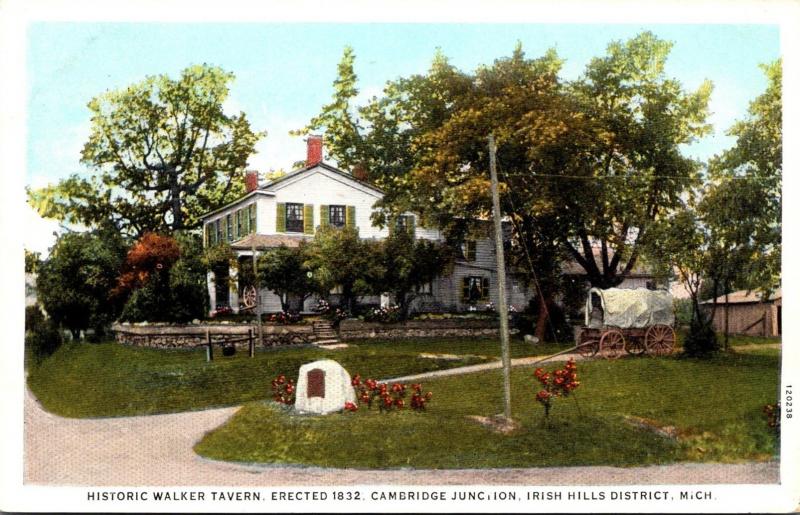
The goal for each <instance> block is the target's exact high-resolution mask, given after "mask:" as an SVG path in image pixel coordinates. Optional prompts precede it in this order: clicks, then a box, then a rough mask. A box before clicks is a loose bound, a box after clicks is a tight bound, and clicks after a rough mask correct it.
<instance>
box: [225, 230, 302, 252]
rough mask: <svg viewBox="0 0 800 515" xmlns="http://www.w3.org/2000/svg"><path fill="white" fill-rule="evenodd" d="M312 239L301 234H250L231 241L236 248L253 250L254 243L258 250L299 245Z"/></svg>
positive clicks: (232, 246)
mask: <svg viewBox="0 0 800 515" xmlns="http://www.w3.org/2000/svg"><path fill="white" fill-rule="evenodd" d="M310 239H311V238H310V237H308V236H301V235H299V234H298V235H290V234H248V235H247V236H245V237H244V238H242V239H241V240H239V241H236V242H233V243H231V248H232V249H234V250H251V249H252V248H253V246H254V245H255V247H256V249H257V250H264V249H272V248H275V247H280V246H281V245H286V246H287V247H298V246H300V242H301V241H309V240H310Z"/></svg>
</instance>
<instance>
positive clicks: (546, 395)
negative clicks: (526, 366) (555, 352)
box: [533, 359, 581, 419]
mask: <svg viewBox="0 0 800 515" xmlns="http://www.w3.org/2000/svg"><path fill="white" fill-rule="evenodd" d="M533 375H534V377H536V379H537V380H538V381H539V384H540V385H541V386H542V389H541V390H539V392H538V393H537V394H536V400H537V401H538V402H539V404H541V405H542V406H543V407H544V416H545V419H547V418H548V417H549V416H550V409H551V408H552V405H553V399H555V398H556V397H568V396H569V394H570V392H572V391H573V390H575V389H576V388H578V387H579V386H580V385H581V383H580V381H578V366H577V365H576V364H575V360H574V359H570V360H569V361H567V363H566V365H564V368H562V369H557V370H554V371H553V372H552V373H550V372H545V371H544V370H543V369H541V368H537V369H536V370H535V371H534V373H533Z"/></svg>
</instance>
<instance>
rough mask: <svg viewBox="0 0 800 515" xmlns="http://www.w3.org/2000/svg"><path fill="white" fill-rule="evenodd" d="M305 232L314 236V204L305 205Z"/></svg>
mask: <svg viewBox="0 0 800 515" xmlns="http://www.w3.org/2000/svg"><path fill="white" fill-rule="evenodd" d="M303 232H304V233H306V234H314V204H303Z"/></svg>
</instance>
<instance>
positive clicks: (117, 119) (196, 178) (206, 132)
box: [28, 65, 264, 236]
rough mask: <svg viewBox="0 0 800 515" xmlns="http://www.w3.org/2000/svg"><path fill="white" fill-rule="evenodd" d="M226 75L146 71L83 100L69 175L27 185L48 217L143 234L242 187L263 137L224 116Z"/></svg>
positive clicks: (208, 69) (199, 70)
mask: <svg viewBox="0 0 800 515" xmlns="http://www.w3.org/2000/svg"><path fill="white" fill-rule="evenodd" d="M231 80H233V75H232V74H231V73H228V72H225V71H224V70H222V69H220V68H217V67H212V66H208V65H196V66H190V67H189V68H186V69H185V70H183V71H182V72H181V75H180V77H178V78H177V79H173V78H170V77H168V76H166V75H158V76H152V77H147V78H146V79H145V80H143V81H141V82H139V83H136V84H132V85H130V86H128V87H127V88H124V89H120V90H116V91H110V92H107V93H104V94H102V95H99V96H97V97H95V98H93V99H92V100H91V101H90V102H89V105H88V106H89V109H90V110H91V112H92V118H91V133H90V135H89V139H88V141H87V142H86V144H85V145H84V147H83V151H82V154H81V162H82V163H84V164H85V165H87V166H89V167H91V168H92V169H93V170H94V174H93V175H92V176H91V177H88V178H87V177H82V176H79V175H72V176H70V177H68V178H67V179H64V180H62V181H60V182H59V183H58V184H56V185H51V186H47V187H44V188H41V189H37V190H31V191H29V192H28V196H29V201H30V202H31V204H32V205H33V206H34V207H35V208H36V209H37V210H38V211H39V213H40V214H41V215H42V216H44V217H47V218H55V219H58V220H62V221H64V222H67V223H75V224H82V225H85V226H89V227H97V226H100V225H103V224H109V225H111V226H113V227H115V228H117V229H118V230H120V231H121V232H123V233H125V234H127V235H131V236H140V235H142V234H144V233H145V232H148V231H164V230H181V229H187V228H194V227H197V226H198V224H199V219H198V216H199V215H200V214H202V213H204V212H207V211H209V210H212V209H215V208H217V207H220V206H221V205H223V204H225V203H226V202H229V201H230V200H232V199H233V198H236V197H237V196H239V195H241V193H242V192H243V191H244V168H245V166H246V164H247V159H248V157H249V156H250V155H251V154H252V153H253V149H254V146H255V144H256V142H257V141H258V139H259V138H261V137H262V136H263V135H264V134H263V133H257V132H253V131H252V130H251V128H250V123H249V121H248V120H247V117H246V116H245V114H244V113H239V114H238V115H227V114H225V113H224V112H223V108H222V105H223V103H224V102H225V99H226V98H227V97H228V84H229V83H230V82H231Z"/></svg>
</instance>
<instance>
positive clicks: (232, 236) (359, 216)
mask: <svg viewBox="0 0 800 515" xmlns="http://www.w3.org/2000/svg"><path fill="white" fill-rule="evenodd" d="M307 144H308V151H307V159H306V166H305V167H303V168H301V169H299V170H295V171H293V172H291V173H289V174H286V175H284V176H282V177H280V178H278V179H275V180H272V181H269V182H267V183H265V184H261V185H259V184H258V175H257V173H256V172H255V171H248V172H247V176H246V179H245V182H246V194H245V195H244V196H243V197H242V198H240V199H238V200H236V201H234V202H231V203H230V204H228V205H226V206H224V207H222V208H220V209H217V210H216V211H212V212H210V213H207V214H205V215H204V216H203V217H202V220H203V227H204V242H205V245H206V246H210V245H214V244H216V243H217V242H220V241H226V242H228V243H229V244H230V246H231V248H232V249H233V250H234V251H235V252H236V254H237V256H238V258H239V261H240V266H239V268H241V266H252V264H251V260H252V253H253V250H255V252H256V253H259V252H263V251H264V250H266V249H269V248H274V247H278V246H280V245H286V246H288V247H294V246H297V245H299V243H300V242H301V241H302V240H306V239H311V238H313V236H314V233H315V231H316V230H317V228H318V227H320V226H322V225H333V226H338V227H343V226H353V227H357V228H358V231H359V234H360V236H361V237H362V238H376V239H381V238H385V237H387V236H388V234H389V230H388V228H386V227H383V228H381V227H376V226H375V225H373V224H372V218H371V215H372V213H373V211H375V208H374V205H375V203H376V201H378V200H379V199H381V198H382V196H383V192H382V191H381V190H380V189H379V188H377V187H375V186H373V185H371V184H369V183H368V182H366V181H365V180H363V178H358V177H356V176H354V175H353V174H351V173H348V172H346V171H343V170H340V169H338V168H336V167H334V166H331V165H329V164H327V163H324V162H323V161H322V136H309V138H308V141H307ZM401 218H402V219H401V220H400V222H401V223H403V224H405V225H407V226H409V227H413V230H414V234H415V237H417V238H426V239H431V240H440V239H442V238H443V236H442V234H441V233H440V232H439V230H437V229H431V228H424V227H421V226H420V224H417V223H416V217H415V215H414V214H412V213H407V214H406V215H404V216H403V217H401ZM487 225H488V224H487ZM462 251H463V252H461V254H460V255H459V256H457V257H456V260H455V264H454V266H453V268H452V272H451V273H450V274H449V275H447V276H445V277H440V278H438V279H437V280H436V281H434V282H433V283H432V284H430V285H427V286H426V287H425V288H424V291H423V292H421V293H422V294H421V295H419V296H418V298H417V299H416V300H415V301H414V303H413V304H412V309H417V310H421V311H441V310H448V311H466V310H471V309H484V308H485V307H486V306H487V305H488V304H490V303H492V304H495V305H496V304H497V301H498V288H497V272H496V264H495V263H496V256H495V248H494V242H493V239H492V231H491V230H487V234H486V236H485V237H482V238H477V239H474V240H470V241H465V242H464V243H463V245H462ZM507 280H508V284H509V287H508V292H507V295H508V299H507V300H508V303H509V305H512V306H514V307H515V308H517V309H522V308H524V307H525V306H526V305H527V303H528V301H529V299H530V298H531V297H532V296H533V292H532V291H531V290H530V289H529V288H527V287H525V286H524V285H522V284H520V283H518V282H517V281H516V280H515V277H514V276H513V274H507ZM247 286H248V285H244V284H239V281H238V277H237V269H236V268H233V267H231V268H228V269H224V268H223V269H217V270H212V271H209V273H208V292H209V297H210V301H211V302H210V307H211V311H214V310H215V309H217V308H219V307H222V306H227V307H230V308H231V309H232V310H233V311H234V312H238V311H239V309H240V305H241V304H242V303H240V296H241V295H242V292H243V291H244V289H245V288H246V287H247ZM260 293H261V295H260V297H261V306H262V311H264V312H276V311H280V309H281V303H280V299H279V298H278V296H277V295H275V294H274V293H272V292H270V291H268V290H266V289H264V290H262V291H261V292H260ZM362 300H363V301H365V302H367V303H375V304H377V303H379V302H380V299H379V298H377V297H375V298H367V299H362ZM316 301H317V299H316V298H309V299H307V300H306V301H305V303H304V304H303V306H299V305H298V306H297V308H298V309H301V310H302V311H306V312H308V311H310V310H312V309H313V307H314V306H315V305H316Z"/></svg>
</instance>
